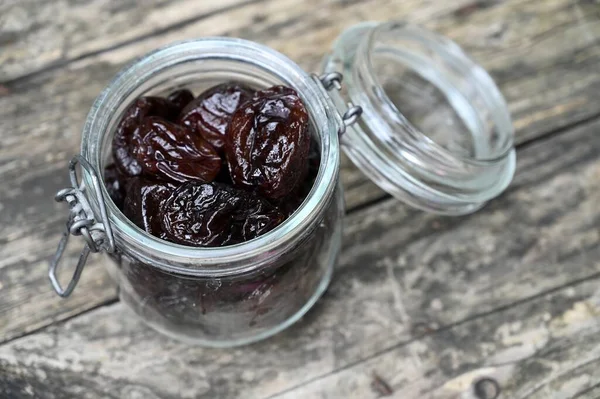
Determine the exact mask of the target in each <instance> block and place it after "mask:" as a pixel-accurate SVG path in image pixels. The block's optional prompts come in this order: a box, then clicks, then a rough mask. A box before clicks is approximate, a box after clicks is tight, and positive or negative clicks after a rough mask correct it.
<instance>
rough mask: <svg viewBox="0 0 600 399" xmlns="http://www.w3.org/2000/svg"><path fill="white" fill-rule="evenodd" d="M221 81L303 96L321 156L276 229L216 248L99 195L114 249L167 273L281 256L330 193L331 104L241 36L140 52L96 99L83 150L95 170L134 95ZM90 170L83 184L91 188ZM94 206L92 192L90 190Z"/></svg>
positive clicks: (246, 267)
mask: <svg viewBox="0 0 600 399" xmlns="http://www.w3.org/2000/svg"><path fill="white" fill-rule="evenodd" d="M224 80H236V81H242V82H244V83H247V84H249V85H252V86H255V87H267V86H270V85H275V84H284V85H287V86H290V87H293V88H294V89H295V90H296V91H297V92H298V93H299V95H300V97H301V98H302V100H303V102H304V104H305V106H306V108H307V111H308V113H309V115H310V123H311V125H312V128H313V131H314V133H315V135H316V137H315V139H317V140H318V141H319V143H320V154H321V163H320V167H319V172H318V174H317V177H316V179H315V183H314V185H313V188H312V190H311V191H310V193H309V194H308V196H307V198H306V199H305V201H304V202H303V204H302V205H301V206H300V207H299V208H298V209H297V210H296V212H295V213H294V214H293V215H292V216H290V217H289V218H288V219H287V220H286V221H285V222H284V223H282V224H281V225H279V226H278V227H277V228H275V229H274V230H272V231H270V232H268V233H266V234H264V235H262V236H260V237H258V238H256V239H254V240H251V241H248V242H245V243H241V244H237V245H232V246H227V247H217V248H193V247H186V246H181V245H177V244H172V243H169V242H166V241H164V240H161V239H158V238H156V237H153V236H151V235H150V234H148V233H146V232H145V231H143V230H141V229H140V228H138V227H137V226H135V225H134V224H133V223H132V222H131V221H130V220H129V219H128V218H127V217H126V216H125V215H124V214H123V213H122V212H121V211H120V210H119V209H118V208H117V207H116V206H115V204H114V203H113V202H112V200H110V199H108V198H109V195H108V192H107V191H106V188H105V187H104V186H102V188H101V189H102V192H103V197H104V198H107V201H106V208H107V211H108V219H109V223H111V226H112V229H113V232H114V236H115V242H116V245H117V248H118V249H119V251H121V252H123V253H125V254H126V255H128V256H130V257H133V258H134V259H137V260H139V261H142V262H145V263H148V264H150V265H154V266H156V267H158V268H160V269H162V270H165V271H167V272H171V273H178V274H184V275H190V276H200V277H201V276H207V277H208V276H210V277H213V278H214V277H219V276H221V277H224V276H231V275H238V274H242V273H251V272H254V271H257V270H260V269H261V267H263V266H265V265H267V264H269V263H271V262H272V260H273V259H274V258H278V257H280V256H283V255H284V254H286V253H287V252H289V250H290V249H291V248H293V247H295V246H297V245H298V242H300V241H302V240H303V238H304V237H305V236H306V235H307V234H308V233H309V232H310V231H311V230H312V229H313V228H314V227H315V226H316V225H317V224H318V222H319V221H320V219H322V217H323V214H324V212H325V210H326V208H327V206H328V204H329V203H330V202H331V201H332V200H333V197H334V191H335V189H336V186H337V181H338V174H339V143H338V137H337V131H338V126H337V125H336V124H335V123H334V121H335V120H336V119H335V118H334V117H333V115H334V114H333V112H335V110H334V109H333V108H332V107H330V106H329V105H328V103H327V102H326V100H325V99H324V98H323V97H322V96H321V94H320V92H319V88H318V86H316V83H315V82H314V81H313V80H312V79H311V78H310V76H308V75H307V74H306V73H305V72H304V71H303V70H302V69H301V68H300V67H299V66H298V65H296V64H295V63H294V62H292V61H291V60H289V59H288V58H286V57H284V56H283V55H281V54H279V53H277V52H276V51H274V50H271V49H269V48H267V47H265V46H262V45H259V44H256V43H253V42H249V41H245V40H239V39H229V38H208V39H200V40H193V41H187V42H182V43H176V44H173V45H170V46H167V47H165V48H162V49H159V50H157V51H155V52H153V53H151V54H148V55H146V56H145V57H143V58H141V59H139V60H138V61H136V62H135V63H134V64H132V65H131V66H129V67H127V68H125V69H124V70H123V71H121V72H120V73H119V74H118V75H117V77H116V78H115V79H114V80H113V81H112V82H111V83H110V84H109V86H108V87H107V88H106V89H105V90H104V91H103V92H102V94H101V95H100V96H99V97H98V98H97V100H96V101H95V103H94V105H93V106H92V109H91V111H90V113H89V114H88V118H87V120H86V123H85V126H84V130H83V139H82V147H81V153H82V156H83V157H84V158H86V159H87V160H88V161H89V162H90V163H91V164H92V166H93V167H94V168H95V169H96V170H97V171H102V170H103V168H104V166H105V164H106V163H107V161H108V160H109V158H110V145H111V142H112V136H113V134H114V130H115V127H116V125H117V123H118V120H119V118H120V116H121V114H122V113H123V111H124V110H125V108H126V107H127V105H128V104H130V103H131V101H133V100H134V99H135V98H137V97H139V96H142V95H149V94H157V95H160V94H163V93H164V92H165V91H167V90H170V89H173V88H174V87H177V86H179V87H181V86H186V87H190V86H189V85H194V84H200V85H201V86H202V85H212V84H215V83H219V82H222V81H224ZM90 178H91V177H90V176H89V175H85V174H84V184H85V185H86V187H87V188H88V190H93V189H92V188H91V187H92V185H91V180H90ZM88 197H89V199H90V202H91V205H92V208H94V209H93V210H94V211H97V210H98V203H97V202H95V197H96V196H95V195H88Z"/></svg>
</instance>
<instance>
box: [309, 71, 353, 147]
mask: <svg viewBox="0 0 600 399" xmlns="http://www.w3.org/2000/svg"><path fill="white" fill-rule="evenodd" d="M313 76H314V78H315V80H317V81H319V82H320V83H321V85H323V88H324V89H325V90H326V91H331V90H333V89H336V90H338V91H340V90H342V80H343V76H342V74H341V73H339V72H329V73H326V74H323V75H321V76H316V75H313ZM347 105H348V109H347V110H346V111H345V112H344V114H343V115H342V122H343V123H342V126H340V131H339V132H338V133H339V135H340V136H341V135H342V134H344V133H345V132H346V129H347V128H348V127H349V126H352V125H353V124H354V123H356V121H357V120H358V118H360V116H361V115H362V112H363V109H362V107H361V106H360V105H354V104H353V103H351V102H350V103H348V104H347Z"/></svg>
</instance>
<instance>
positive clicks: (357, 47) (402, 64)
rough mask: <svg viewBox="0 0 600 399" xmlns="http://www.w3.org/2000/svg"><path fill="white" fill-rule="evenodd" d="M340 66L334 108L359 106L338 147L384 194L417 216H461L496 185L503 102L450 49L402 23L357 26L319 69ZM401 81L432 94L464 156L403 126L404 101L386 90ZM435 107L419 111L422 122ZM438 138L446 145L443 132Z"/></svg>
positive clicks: (509, 169) (506, 154) (501, 162)
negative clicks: (452, 116)
mask: <svg viewBox="0 0 600 399" xmlns="http://www.w3.org/2000/svg"><path fill="white" fill-rule="evenodd" d="M340 67H341V68H342V70H343V73H344V75H345V76H346V77H347V80H346V85H347V87H348V90H347V91H346V92H345V93H342V97H343V98H342V99H341V100H339V102H340V103H345V102H348V101H351V102H353V103H355V104H358V105H360V106H361V107H362V108H363V117H362V120H361V121H360V123H358V124H357V125H356V126H355V127H354V128H352V129H349V131H348V132H347V133H346V136H344V138H343V140H342V145H343V147H344V149H345V150H346V152H347V153H348V154H349V155H350V158H352V160H353V161H354V162H355V163H356V164H357V165H358V166H359V167H360V168H361V169H362V170H363V171H365V172H366V173H367V175H369V177H371V178H372V180H374V181H375V182H376V183H378V184H379V185H380V186H381V187H382V188H384V189H385V190H386V191H388V192H390V193H391V194H392V195H394V196H396V197H398V198H400V199H401V200H403V201H404V202H407V203H409V204H411V205H413V206H415V207H418V208H421V209H424V210H427V211H432V212H436V213H442V214H465V213H470V212H472V211H474V210H476V209H478V208H479V207H480V206H482V205H483V203H484V202H485V201H488V200H489V199H491V198H493V197H495V196H497V195H498V194H499V193H500V192H502V191H503V190H504V189H505V188H506V186H507V185H508V183H509V182H510V180H511V179H512V175H513V173H514V160H515V156H514V149H513V130H512V125H511V122H510V116H509V115H508V111H507V107H506V104H505V103H504V100H503V99H502V96H501V95H500V93H499V92H498V90H497V89H496V87H495V85H494V83H493V81H492V80H491V78H490V77H489V76H488V75H487V74H486V73H485V72H484V71H483V70H482V69H481V68H480V67H478V66H477V65H475V64H474V63H473V62H472V61H471V60H470V59H468V57H467V56H466V55H465V54H464V53H463V52H462V51H461V50H460V48H458V46H456V45H455V44H454V43H452V42H451V41H449V40H447V39H445V38H443V37H441V36H438V35H436V34H433V33H431V32H428V31H425V30H424V29H421V28H419V27H416V26H412V25H407V24H403V23H384V24H379V23H364V24H361V25H358V26H356V27H353V28H351V29H350V30H349V31H347V32H345V33H344V34H343V35H342V36H341V37H340V39H338V42H337V43H336V44H335V46H334V50H333V53H332V55H331V56H330V58H329V59H328V60H327V62H326V70H327V68H332V69H336V68H340ZM409 78H414V79H417V78H418V79H419V82H427V83H428V85H429V87H432V88H434V89H435V90H437V91H439V92H441V95H440V97H443V98H445V102H446V103H447V104H446V105H447V108H448V109H450V108H451V109H452V110H453V111H454V112H455V113H456V114H457V116H458V117H457V118H456V119H458V120H460V121H461V122H462V123H464V130H465V131H463V132H462V133H463V135H462V136H463V138H464V137H469V141H470V143H469V144H470V146H471V147H472V148H473V151H472V152H470V153H469V152H465V151H463V152H460V153H458V152H455V151H451V150H449V149H448V148H445V147H444V146H442V145H440V144H439V143H438V142H436V141H435V140H434V139H432V138H431V137H430V136H429V135H428V134H427V133H428V132H425V131H420V130H419V128H418V127H417V126H416V125H414V124H413V121H412V120H409V119H410V117H409V115H407V114H405V112H406V111H407V108H408V105H409V104H408V103H406V104H403V103H402V102H400V103H399V102H398V101H392V99H391V97H390V94H391V93H390V92H389V87H387V84H388V83H389V82H393V83H395V84H397V85H399V86H401V87H406V86H410V84H411V83H412V82H410V81H408V80H409ZM420 95H422V93H419V92H417V93H415V96H420ZM438 105H439V104H434V103H432V104H431V105H430V106H429V108H431V109H430V110H425V111H423V112H422V113H423V114H427V113H429V115H432V114H433V111H434V110H435V108H436V106H438ZM440 111H441V110H440ZM440 119H441V118H440ZM492 129H493V132H492V131H491V130H492ZM445 139H446V140H447V141H449V142H452V140H454V139H455V137H453V136H452V134H451V133H450V129H449V130H448V132H447V133H446V135H445Z"/></svg>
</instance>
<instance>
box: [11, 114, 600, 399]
mask: <svg viewBox="0 0 600 399" xmlns="http://www.w3.org/2000/svg"><path fill="white" fill-rule="evenodd" d="M598 128H600V121H596V122H593V123H589V124H586V125H584V126H581V127H579V128H576V129H574V130H572V131H569V132H567V133H565V134H563V135H559V136H556V137H552V138H549V139H547V140H543V141H540V142H538V143H536V144H532V145H530V146H527V148H525V149H524V150H523V151H521V152H520V157H519V165H518V167H519V173H518V175H517V178H516V181H515V184H514V185H513V187H512V188H511V190H509V192H508V193H506V194H505V195H503V196H502V197H501V198H498V199H497V200H495V201H493V202H492V203H491V204H490V205H489V206H488V207H487V208H485V209H484V210H482V211H481V212H479V213H477V214H475V215H472V216H470V217H466V218H460V219H458V218H442V217H437V216H433V215H428V214H425V213H421V212H417V211H414V210H411V209H408V208H406V207H404V206H402V205H400V204H398V203H397V202H395V201H393V200H389V201H386V202H383V203H381V204H378V205H377V206H374V207H371V208H367V209H364V210H362V211H360V212H356V213H354V214H352V215H351V216H350V217H349V218H348V219H349V220H348V223H347V224H348V227H347V229H346V231H345V245H344V250H343V252H342V257H341V260H340V264H339V267H338V269H337V272H336V276H335V278H334V281H333V284H332V286H331V287H330V289H329V291H328V293H327V294H326V295H325V297H324V298H323V299H322V300H321V301H320V302H319V304H318V305H317V306H316V308H315V309H314V310H313V311H311V312H310V313H309V314H308V315H307V316H306V317H305V318H304V320H303V321H302V322H301V323H299V324H298V325H296V326H294V327H292V328H290V329H289V330H287V331H286V332H284V333H282V334H280V335H278V336H277V337H275V338H273V339H270V340H268V341H266V342H263V343H259V344H256V345H252V346H249V347H243V348H237V349H231V350H224V351H219V350H207V349H201V348H190V347H189V346H186V345H182V344H179V343H176V342H174V341H171V340H168V339H166V338H164V337H162V336H160V335H158V334H156V333H154V332H152V331H151V330H149V329H148V328H147V327H145V326H144V325H143V324H142V323H141V322H140V321H138V320H136V319H135V318H134V317H132V315H131V313H130V312H129V311H128V310H126V309H125V308H124V306H123V305H122V304H120V303H119V304H114V305H110V306H106V307H102V308H100V309H97V310H94V311H91V312H88V313H86V314H84V315H81V316H79V317H76V318H74V319H73V320H71V321H69V322H67V323H65V324H62V325H54V326H51V327H49V328H47V329H45V330H43V331H41V332H38V333H34V334H31V335H29V336H26V337H23V338H20V339H16V340H13V341H11V342H9V343H7V344H5V345H3V346H1V347H0V359H2V361H3V367H4V368H5V369H6V370H8V373H10V378H8V381H16V382H15V383H12V385H8V381H7V382H6V383H4V384H5V385H6V386H9V387H10V389H13V391H14V392H18V390H19V389H21V390H22V389H30V390H33V391H34V392H35V391H36V390H44V391H45V392H56V395H57V397H62V398H69V397H75V396H76V395H78V394H79V395H82V392H86V393H87V395H88V397H90V398H93V397H103V396H109V397H110V395H113V396H115V397H125V398H127V397H136V395H138V396H144V397H156V398H175V397H207V398H208V397H244V398H265V397H268V396H270V395H276V394H278V393H281V392H284V391H286V390H290V389H296V388H295V387H299V386H300V388H298V389H300V391H296V390H293V391H289V392H288V393H287V395H288V396H289V397H319V396H312V395H308V396H306V395H304V393H305V392H307V393H309V394H311V393H313V392H315V393H322V394H323V396H322V397H337V396H336V395H337V393H336V392H335V391H333V389H334V388H335V387H336V384H337V381H343V383H344V384H346V385H344V386H343V389H344V391H343V392H344V394H346V393H347V392H349V391H350V390H351V389H352V387H354V388H355V389H356V392H357V393H360V394H365V395H366V392H367V390H368V389H369V388H368V386H369V381H368V378H370V373H371V371H376V372H377V373H378V374H379V375H381V376H382V377H384V378H385V379H387V380H388V381H389V382H390V383H391V384H392V386H393V387H394V388H395V389H402V390H403V391H402V392H403V393H404V395H400V396H397V397H403V398H404V397H408V398H410V397H415V398H418V397H419V396H418V392H419V390H421V389H424V388H427V389H430V390H432V392H433V393H435V394H436V395H438V396H432V397H434V398H435V397H438V398H450V397H452V396H451V395H450V394H449V393H448V392H450V393H453V394H456V395H459V393H456V390H459V389H461V388H460V387H462V386H463V385H461V384H462V382H461V381H467V382H470V381H471V379H472V378H474V376H477V375H478V374H477V372H476V373H475V374H473V375H470V374H464V373H466V372H467V371H469V370H472V369H474V370H478V372H479V373H482V372H484V371H485V372H489V373H490V374H491V376H492V377H493V378H496V379H498V380H499V381H500V382H501V383H502V384H503V389H506V390H507V391H508V392H512V391H510V390H511V389H512V390H513V391H514V392H518V393H523V392H526V391H527V390H529V389H533V388H535V386H536V384H542V383H544V381H546V379H547V378H551V377H555V376H556V375H553V374H551V369H552V368H551V367H550V368H549V369H545V368H544V369H542V370H539V366H540V364H542V365H543V364H545V363H544V359H546V358H547V359H548V360H550V361H552V362H554V363H552V366H553V367H556V368H557V369H559V370H565V369H567V368H572V367H573V365H574V363H573V362H574V361H575V359H576V358H578V357H579V359H578V360H581V352H579V351H578V350H577V349H570V348H572V347H573V346H572V345H571V343H573V342H574V340H576V339H577V337H580V336H581V338H580V341H577V342H580V343H581V344H582V345H587V346H586V350H584V352H585V353H587V354H588V355H590V356H591V355H597V354H598V350H599V349H598V348H599V346H598V338H597V336H598V334H597V333H596V332H597V323H598V315H599V314H600V313H598V310H597V309H596V308H598V309H600V302H597V301H598V297H597V296H594V297H593V298H592V299H589V300H588V299H587V298H590V297H591V295H592V293H593V291H594V290H596V287H597V280H598V279H599V278H600V277H599V275H600V245H598V244H599V243H600V231H598V228H597V227H598V224H599V221H600V205H599V204H598V202H597V198H598V195H600V179H599V176H600V142H599V141H598V140H596V139H597V137H596V135H595V132H597V129H598ZM565 237H568V238H569V239H565ZM586 279H594V280H593V281H591V282H589V283H585V282H584V281H585V280H586ZM546 293H549V296H545V297H544V296H542V295H545V294H546ZM595 295H598V294H595ZM586 300H587V301H588V302H585V301H586ZM515 304H517V305H515ZM588 306H589V307H590V310H589V314H588V313H585V308H587V307H588ZM570 308H573V309H575V312H570V311H568V309H570ZM503 309H505V310H503ZM582 309H583V310H582ZM548 315H549V316H548ZM548 317H549V319H548ZM507 320H510V321H511V322H510V323H508V324H507ZM518 320H521V324H520V325H519V324H518V323H517V324H515V325H513V324H511V323H512V322H513V321H514V322H516V321H518ZM540 320H545V322H546V323H547V326H548V327H547V328H548V329H549V330H548V333H547V334H546V335H544V336H543V337H546V338H547V342H545V341H541V342H542V343H539V342H540V341H536V337H537V335H536V334H542V332H539V331H538V330H536V329H535V328H536V327H539V326H540V323H541V322H540ZM563 322H564V323H566V324H564V323H563ZM568 322H572V323H570V324H569V323H568ZM561 323H563V324H561ZM587 326H590V328H592V327H593V330H589V331H588V330H586V329H584V327H585V328H587ZM542 327H543V326H542ZM431 332H436V334H435V335H432V336H431V337H427V338H424V339H419V340H416V339H417V338H418V337H420V336H421V335H422V334H423V333H431ZM594 333H596V334H594ZM561 337H563V338H561ZM415 340H416V341H415ZM411 341H415V342H413V343H411V344H410V345H409V346H406V347H404V345H405V344H407V343H409V342H411ZM536 343H537V344H539V345H540V346H539V348H541V349H544V350H545V352H544V351H541V352H535V349H536V348H538V347H536V346H535V345H536ZM542 344H543V345H542ZM546 345H547V346H546ZM521 347H522V348H521ZM396 348H397V349H396ZM532 348H533V349H532ZM395 351H397V352H395ZM406 351H409V352H406ZM534 352H535V354H536V355H535V356H533V354H534ZM407 353H408V354H410V356H409V355H407ZM523 354H526V355H527V356H528V357H527V358H525V357H524V356H523V357H521V355H523ZM532 356H533V357H532ZM371 358H374V359H383V360H382V362H384V363H382V365H381V366H382V367H381V368H378V367H376V364H377V363H376V361H375V360H373V361H372V362H371V360H369V361H368V362H367V363H364V361H365V360H367V359H371ZM538 359H542V360H538ZM516 360H519V362H518V363H515V365H514V368H512V369H510V370H514V372H511V373H512V374H511V373H509V372H508V371H506V370H507V369H504V368H501V367H500V366H501V365H502V364H503V363H505V362H511V361H512V362H514V361H516ZM373 362H374V363H373ZM394 362H397V364H396V365H395V366H393V367H392V366H391V364H392V363H394ZM363 364H364V366H363ZM388 364H390V366H388ZM530 365H533V366H530ZM409 366H412V367H409ZM536 366H538V368H536ZM361 367H364V368H361ZM486 367H490V368H493V367H497V368H499V369H500V370H501V371H495V370H496V369H493V370H488V369H487V368H486ZM548 367H549V366H548ZM586 367H587V366H586ZM372 369H373V370H372ZM410 369H413V370H414V371H412V372H411V371H409V370H410ZM434 369H435V370H434ZM438 369H439V370H438ZM525 369H528V374H526V375H527V376H528V377H530V378H529V380H527V381H523V380H519V379H518V377H519V376H525V374H524V372H525V371H524V370H525ZM356 370H358V371H356ZM486 370H487V371H486ZM502 370H504V371H502ZM581 370H584V371H586V372H588V371H587V369H581V368H578V369H576V370H574V371H573V373H575V374H576V373H578V372H580V371H581ZM388 371H389V372H390V373H388ZM492 371H493V372H492ZM596 372H597V371H594V372H593V373H596ZM346 373H351V374H346ZM352 373H354V374H352ZM589 373H592V371H591V370H590V371H589ZM575 374H573V375H575ZM355 375H356V376H357V378H356V380H355V381H356V383H355V384H354V385H352V383H351V382H350V381H351V380H352V378H354V376H355ZM594 375H595V374H594ZM560 377H561V378H562V379H560V380H553V382H552V383H553V384H554V383H555V382H556V383H557V384H560V382H561V381H567V377H568V376H567V375H566V374H565V375H562V374H561V375H560ZM575 377H577V378H575ZM575 377H573V379H572V380H569V381H570V382H569V383H570V384H576V383H577V384H579V385H576V388H577V389H578V390H582V389H585V388H586V387H587V381H588V380H585V381H584V380H580V378H579V376H577V375H575ZM338 378H339V380H338ZM428 378H430V380H428ZM311 381H313V383H310V382H311ZM320 381H326V382H327V384H326V385H323V386H322V387H321V388H319V387H320V386H321V383H320ZM330 381H331V384H330V383H329V382H330ZM411 381H412V382H413V384H410V382H411ZM429 381H430V382H431V384H429V383H428V382H429ZM448 381H450V382H448ZM590 381H593V376H592V377H590ZM307 383H308V385H306V384H307ZM365 383H366V384H367V385H366V387H365V386H364V384H365ZM446 383H447V384H448V385H443V384H446ZM511 384H512V385H511ZM302 386H305V387H304V388H302ZM457 387H459V388H457ZM413 388H414V389H416V390H415V391H411V389H413ZM434 388H437V389H438V391H433V389H434ZM467 388H468V386H465V388H464V389H467ZM319 389H320V390H319ZM560 389H562V388H560ZM304 390H306V391H304ZM447 390H450V391H447ZM452 390H455V391H452ZM538 391H539V390H538ZM296 392H298V394H296ZM459 392H460V391H459ZM536 392H537V391H536ZM409 394H412V395H413V396H410V395H409ZM444 395H445V396H444ZM371 396H372V397H374V394H373V395H371ZM371 396H364V395H363V396H356V397H361V398H364V397H366V398H368V397H371ZM342 397H343V396H342ZM508 397H511V398H512V397H513V396H508ZM534 397H535V396H534ZM538 397H540V396H538Z"/></svg>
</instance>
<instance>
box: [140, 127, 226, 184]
mask: <svg viewBox="0 0 600 399" xmlns="http://www.w3.org/2000/svg"><path fill="white" fill-rule="evenodd" d="M131 153H132V155H133V156H134V157H135V159H136V161H137V162H138V164H139V165H140V167H141V168H142V170H143V173H144V174H145V175H150V176H154V175H156V176H159V177H161V178H164V179H166V180H172V181H176V182H185V181H188V180H195V181H199V182H210V181H212V180H214V178H215V176H217V174H218V173H219V170H220V168H221V158H220V157H219V155H218V154H217V152H216V151H215V149H214V148H213V147H212V146H211V145H210V144H209V143H208V142H207V141H206V140H204V139H203V138H202V137H201V136H198V135H195V134H193V133H192V132H190V131H189V130H188V129H187V128H185V127H182V126H179V125H176V124H174V123H171V122H168V121H166V120H164V119H161V118H158V117H149V118H146V119H144V120H143V121H142V123H140V125H139V126H138V128H137V129H136V130H135V131H134V132H133V135H132V138H131Z"/></svg>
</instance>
